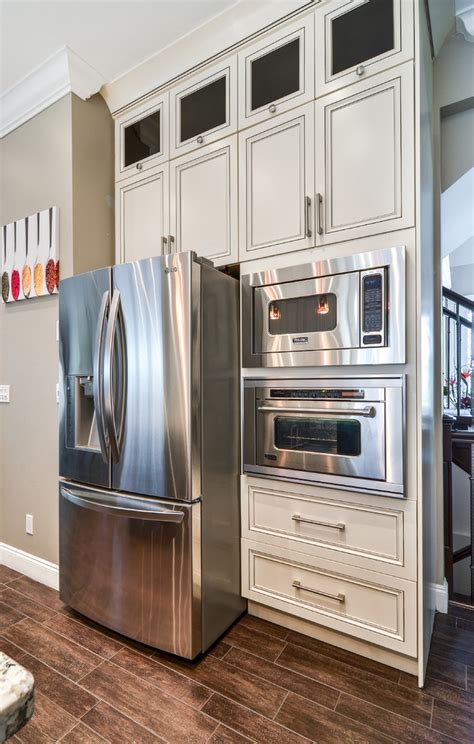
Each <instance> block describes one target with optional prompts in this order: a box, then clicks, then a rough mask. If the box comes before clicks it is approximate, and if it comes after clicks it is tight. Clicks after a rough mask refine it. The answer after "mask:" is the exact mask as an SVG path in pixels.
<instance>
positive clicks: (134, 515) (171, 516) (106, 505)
mask: <svg viewBox="0 0 474 744" xmlns="http://www.w3.org/2000/svg"><path fill="white" fill-rule="evenodd" d="M61 493H62V495H63V496H64V498H65V499H66V500H67V501H69V502H70V503H71V504H74V505H75V506H80V507H82V508H83V509H90V510H91V511H96V512H100V513H102V514H110V515H113V516H119V517H127V518H128V519H146V520H149V521H154V522H172V523H173V524H181V522H182V521H183V519H184V512H182V511H173V510H171V509H163V508H161V507H157V506H156V504H154V505H153V508H152V509H137V508H136V507H135V505H134V502H133V500H132V499H127V498H126V497H125V496H122V497H120V505H119V506H115V505H114V503H113V498H114V497H112V496H109V497H108V498H101V497H100V496H98V495H94V498H90V497H89V496H84V495H83V494H81V495H79V494H78V493H75V492H74V491H71V490H69V489H68V488H64V486H63V487H62V488H61Z"/></svg>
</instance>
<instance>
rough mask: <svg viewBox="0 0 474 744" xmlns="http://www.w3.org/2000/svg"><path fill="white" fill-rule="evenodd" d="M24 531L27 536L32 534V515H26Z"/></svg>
mask: <svg viewBox="0 0 474 744" xmlns="http://www.w3.org/2000/svg"><path fill="white" fill-rule="evenodd" d="M25 529H26V534H27V535H32V534H33V515H32V514H27V515H26V526H25Z"/></svg>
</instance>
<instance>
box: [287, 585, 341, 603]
mask: <svg viewBox="0 0 474 744" xmlns="http://www.w3.org/2000/svg"><path fill="white" fill-rule="evenodd" d="M292 586H294V588H295V589H302V590H303V591H304V592H311V594H319V596H320V597H327V599H335V600H336V602H345V601H346V595H345V594H330V593H329V592H323V591H321V589H311V587H310V586H305V585H304V584H302V583H301V581H298V580H297V579H295V581H294V582H293V584H292Z"/></svg>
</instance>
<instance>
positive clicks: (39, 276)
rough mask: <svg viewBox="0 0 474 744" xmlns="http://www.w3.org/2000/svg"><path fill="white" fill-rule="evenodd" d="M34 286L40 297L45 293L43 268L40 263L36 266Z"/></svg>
mask: <svg viewBox="0 0 474 744" xmlns="http://www.w3.org/2000/svg"><path fill="white" fill-rule="evenodd" d="M33 286H34V288H35V292H36V294H37V295H38V296H39V295H40V294H41V293H42V291H43V266H42V264H40V263H37V264H35V269H34V273H33Z"/></svg>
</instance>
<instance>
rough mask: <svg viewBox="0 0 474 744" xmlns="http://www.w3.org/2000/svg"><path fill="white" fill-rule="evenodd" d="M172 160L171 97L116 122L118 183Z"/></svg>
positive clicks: (128, 114) (120, 117) (139, 108)
mask: <svg viewBox="0 0 474 744" xmlns="http://www.w3.org/2000/svg"><path fill="white" fill-rule="evenodd" d="M168 158H169V147H168V93H165V94H164V95H161V96H160V97H159V98H154V99H153V101H150V100H148V101H147V102H146V103H144V104H142V105H141V106H139V107H136V108H133V109H132V110H131V111H127V112H126V113H125V114H123V115H122V116H119V117H118V118H117V119H116V120H115V175H116V179H117V180H118V179H121V178H127V177H129V176H132V175H134V174H135V173H136V172H137V171H139V172H142V171H145V170H148V169H149V168H154V167H155V166H156V165H158V164H159V163H162V162H165V161H166V160H168Z"/></svg>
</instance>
